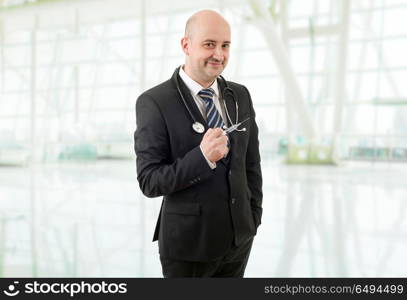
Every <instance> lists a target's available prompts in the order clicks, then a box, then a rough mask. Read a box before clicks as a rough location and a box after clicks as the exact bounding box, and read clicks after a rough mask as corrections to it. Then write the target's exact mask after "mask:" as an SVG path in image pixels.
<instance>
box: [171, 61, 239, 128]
mask: <svg viewBox="0 0 407 300" xmlns="http://www.w3.org/2000/svg"><path fill="white" fill-rule="evenodd" d="M179 68H180V67H178V68H177V69H176V73H177V74H175V85H176V87H177V92H178V94H179V96H180V98H181V101H182V103H183V105H184V106H185V108H186V109H187V111H188V114H189V115H190V117H191V119H192V121H193V124H200V123H199V122H198V121H197V120H196V119H195V117H194V115H193V113H192V111H191V109H190V108H189V106H188V104H187V101H186V100H185V97H184V95H183V93H182V91H181V87H180V84H179V79H178V74H179ZM219 78H220V79H221V80H222V81H223V83H224V85H225V88H224V89H223V90H222V100H223V106H224V108H225V112H226V116H227V118H228V120H229V122H230V124H231V126H232V125H235V124H238V123H239V105H238V103H237V102H238V101H237V95H236V94H235V92H234V91H233V90H232V89H231V88H230V87H229V86H228V84H227V81H226V79H225V78H224V77H223V76H222V75H219ZM226 93H229V95H231V97H232V99H233V101H234V102H235V108H236V121H235V124H233V122H232V118H231V117H230V115H229V110H228V108H227V107H226ZM194 130H195V129H194ZM236 130H237V131H244V130H245V129H236ZM199 133H202V132H199Z"/></svg>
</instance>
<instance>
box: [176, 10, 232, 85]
mask: <svg viewBox="0 0 407 300" xmlns="http://www.w3.org/2000/svg"><path fill="white" fill-rule="evenodd" d="M185 31H186V32H185V37H184V38H183V39H182V40H181V45H182V49H183V51H184V53H185V55H186V59H185V67H184V71H185V72H186V73H187V74H188V75H189V76H190V77H191V78H192V79H193V80H195V81H196V82H198V83H199V84H201V85H202V86H203V87H209V86H210V85H211V84H212V83H213V81H214V80H215V79H216V77H218V76H219V75H220V74H221V73H222V71H223V70H224V69H225V67H226V65H227V63H228V59H229V47H230V36H231V34H230V26H229V24H228V23H227V22H226V21H225V19H223V17H222V16H220V15H219V14H218V13H216V12H213V11H201V12H198V13H196V14H195V15H193V16H192V17H191V18H190V19H189V20H188V23H187V27H186V30H185Z"/></svg>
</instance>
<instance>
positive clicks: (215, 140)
mask: <svg viewBox="0 0 407 300" xmlns="http://www.w3.org/2000/svg"><path fill="white" fill-rule="evenodd" d="M247 120H249V118H247V119H246V120H244V121H242V122H240V123H237V124H235V125H232V126H230V127H229V128H226V127H225V128H224V130H222V129H221V128H209V129H208V131H207V132H206V133H205V135H204V136H203V138H202V141H201V149H202V152H203V153H204V155H205V157H206V158H207V159H208V160H209V161H211V162H213V163H216V162H217V161H219V160H221V159H222V158H224V157H226V156H227V155H228V152H229V147H228V140H229V137H228V134H229V133H231V132H233V131H235V130H238V131H246V128H242V129H238V127H239V126H240V125H242V123H244V122H246V121H247Z"/></svg>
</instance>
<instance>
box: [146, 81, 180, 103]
mask: <svg viewBox="0 0 407 300" xmlns="http://www.w3.org/2000/svg"><path fill="white" fill-rule="evenodd" d="M173 90H176V89H175V86H174V84H173V83H172V82H171V79H168V80H167V81H164V82H162V83H160V84H158V85H156V86H154V87H152V88H150V89H148V90H146V91H144V92H143V93H142V94H141V95H140V96H139V99H142V98H153V99H154V100H155V101H158V102H159V101H160V99H165V98H166V97H165V96H166V95H168V94H171V93H172V92H173Z"/></svg>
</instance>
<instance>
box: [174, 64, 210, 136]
mask: <svg viewBox="0 0 407 300" xmlns="http://www.w3.org/2000/svg"><path fill="white" fill-rule="evenodd" d="M173 76H177V78H178V82H179V85H180V89H181V92H182V95H184V98H185V101H186V103H187V105H188V107H189V109H190V110H191V113H192V114H193V116H194V118H195V120H197V121H198V122H199V123H201V124H202V125H204V126H205V131H206V130H207V129H208V124H207V123H206V120H205V119H204V117H203V116H202V113H201V111H200V110H199V108H198V106H197V105H196V103H195V100H194V98H192V95H191V91H190V90H189V89H188V87H187V86H186V85H185V83H184V81H183V80H182V79H181V77H180V76H179V74H178V71H176V72H175V73H174V75H173ZM174 80H175V78H174Z"/></svg>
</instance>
